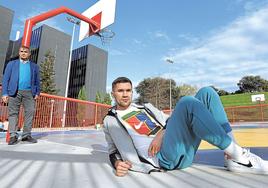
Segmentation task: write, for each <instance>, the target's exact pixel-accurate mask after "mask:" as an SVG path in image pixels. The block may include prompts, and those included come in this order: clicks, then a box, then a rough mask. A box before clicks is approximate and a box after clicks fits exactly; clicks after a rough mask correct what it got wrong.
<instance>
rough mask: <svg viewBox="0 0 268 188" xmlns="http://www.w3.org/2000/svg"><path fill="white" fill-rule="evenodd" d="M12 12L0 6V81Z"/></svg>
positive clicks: (0, 80)
mask: <svg viewBox="0 0 268 188" xmlns="http://www.w3.org/2000/svg"><path fill="white" fill-rule="evenodd" d="M13 15H14V12H13V11H12V10H10V9H8V8H5V7H3V6H0V82H2V77H3V74H2V73H3V69H4V65H5V59H6V53H7V49H8V46H9V37H10V32H11V26H12V20H13Z"/></svg>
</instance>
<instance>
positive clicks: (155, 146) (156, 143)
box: [148, 130, 165, 157]
mask: <svg viewBox="0 0 268 188" xmlns="http://www.w3.org/2000/svg"><path fill="white" fill-rule="evenodd" d="M164 133H165V131H164V130H161V131H160V132H158V134H157V135H156V136H155V137H154V139H153V140H152V142H151V144H150V146H149V148H148V155H149V157H153V156H155V154H157V153H158V152H159V150H160V148H161V145H162V140H163V135H164Z"/></svg>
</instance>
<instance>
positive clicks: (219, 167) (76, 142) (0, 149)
mask: <svg viewBox="0 0 268 188" xmlns="http://www.w3.org/2000/svg"><path fill="white" fill-rule="evenodd" d="M233 130H234V133H235V136H236V138H237V141H238V143H239V144H240V145H242V146H245V147H249V148H250V149H251V151H252V152H254V153H256V154H258V155H260V156H261V157H263V158H264V159H266V160H268V123H267V124H255V123H250V124H249V123H247V124H246V123H244V124H237V125H236V124H235V125H234V126H233ZM33 135H34V137H35V138H38V143H37V144H25V143H22V142H20V143H18V144H17V145H14V146H8V145H7V144H6V143H5V135H4V134H3V133H1V134H0V187H1V188H13V187H18V188H30V187H38V188H49V187H52V188H54V187H55V188H58V187H64V188H74V187H79V188H83V187H94V188H95V187H96V188H101V187H109V188H112V187H115V188H125V187H128V188H136V187H154V188H158V187H165V188H166V187H170V188H173V187H258V188H260V187H268V175H252V174H238V173H232V172H229V171H226V170H225V168H224V167H223V152H222V151H220V150H218V149H216V148H215V147H212V146H211V145H209V144H207V143H205V142H203V143H202V144H201V146H200V150H199V151H198V153H197V155H196V159H195V162H194V164H193V165H192V166H191V167H190V168H187V169H184V170H174V171H168V172H163V173H151V174H150V175H147V174H141V173H135V172H130V174H129V175H128V176H126V177H124V178H119V177H116V176H115V175H114V173H113V169H112V168H111V167H110V165H109V163H108V157H107V152H106V143H105V140H104V134H103V132H102V131H101V130H93V129H92V130H76V131H53V132H34V133H33Z"/></svg>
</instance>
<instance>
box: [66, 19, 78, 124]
mask: <svg viewBox="0 0 268 188" xmlns="http://www.w3.org/2000/svg"><path fill="white" fill-rule="evenodd" d="M67 20H68V21H69V22H71V23H73V33H72V40H71V46H70V55H69V62H68V70H67V78H66V86H65V94H64V97H65V98H67V97H68V89H69V82H70V71H71V63H72V54H73V43H74V33H75V27H76V25H79V24H80V21H76V20H75V19H73V18H71V17H67ZM66 109H67V100H66V99H65V100H64V107H63V117H62V127H65V123H66Z"/></svg>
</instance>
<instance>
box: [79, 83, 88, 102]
mask: <svg viewBox="0 0 268 188" xmlns="http://www.w3.org/2000/svg"><path fill="white" fill-rule="evenodd" d="M78 99H80V100H84V101H86V100H87V94H86V88H85V86H83V87H82V88H81V89H80V90H79V93H78Z"/></svg>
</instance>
